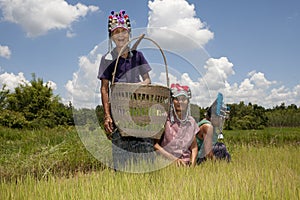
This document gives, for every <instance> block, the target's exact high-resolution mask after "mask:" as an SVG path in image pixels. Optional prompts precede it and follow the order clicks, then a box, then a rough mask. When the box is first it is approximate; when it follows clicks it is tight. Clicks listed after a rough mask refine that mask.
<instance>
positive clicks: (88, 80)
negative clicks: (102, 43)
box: [65, 46, 102, 108]
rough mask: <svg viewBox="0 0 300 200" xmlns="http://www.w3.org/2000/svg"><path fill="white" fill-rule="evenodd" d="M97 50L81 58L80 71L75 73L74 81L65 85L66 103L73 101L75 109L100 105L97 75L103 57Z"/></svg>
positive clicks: (96, 48)
mask: <svg viewBox="0 0 300 200" xmlns="http://www.w3.org/2000/svg"><path fill="white" fill-rule="evenodd" d="M97 50H98V46H96V47H95V48H94V49H93V50H92V51H91V52H90V54H89V55H88V56H81V57H80V58H79V63H78V64H79V70H78V71H77V72H75V73H73V79H72V80H69V81H68V82H67V83H66V85H65V88H66V90H67V97H66V98H67V99H65V101H71V102H72V104H73V105H74V106H75V107H78V108H81V107H86V108H95V106H96V105H98V104H100V102H99V101H100V100H99V99H100V94H99V90H100V88H99V86H97V84H98V80H97V74H98V68H99V64H100V59H101V56H102V55H101V54H98V53H97Z"/></svg>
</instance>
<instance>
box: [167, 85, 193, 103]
mask: <svg viewBox="0 0 300 200" xmlns="http://www.w3.org/2000/svg"><path fill="white" fill-rule="evenodd" d="M171 95H172V97H178V96H181V95H184V96H186V97H187V98H189V99H190V98H191V97H192V93H191V90H190V88H189V86H186V85H180V84H178V83H176V84H174V83H172V84H171Z"/></svg>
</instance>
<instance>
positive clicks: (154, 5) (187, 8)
mask: <svg viewBox="0 0 300 200" xmlns="http://www.w3.org/2000/svg"><path fill="white" fill-rule="evenodd" d="M148 7H149V9H150V11H149V17H148V20H149V21H148V28H149V35H150V36H151V37H152V38H154V39H156V40H157V41H158V42H159V43H160V44H161V45H163V46H164V45H168V46H169V47H170V46H172V47H173V48H184V47H193V46H194V45H192V43H193V42H194V43H195V44H197V45H200V46H204V45H205V44H206V43H207V42H208V41H209V40H211V39H213V37H214V34H213V32H211V31H210V30H209V29H208V28H207V26H206V24H205V23H203V22H202V21H201V20H200V19H199V18H197V17H196V12H195V6H194V5H193V4H189V3H188V2H187V1H185V0H164V1H161V0H154V1H149V2H148ZM151 28H154V29H151ZM158 28H159V29H158ZM183 36H184V37H189V38H190V42H191V44H187V43H186V39H184V38H183Z"/></svg>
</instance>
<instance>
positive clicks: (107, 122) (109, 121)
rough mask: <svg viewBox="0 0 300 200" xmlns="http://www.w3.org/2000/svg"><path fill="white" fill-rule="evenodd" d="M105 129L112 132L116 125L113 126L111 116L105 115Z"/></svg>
mask: <svg viewBox="0 0 300 200" xmlns="http://www.w3.org/2000/svg"><path fill="white" fill-rule="evenodd" d="M104 129H105V131H106V132H108V133H112V132H113V129H114V126H113V120H112V118H111V116H105V118H104Z"/></svg>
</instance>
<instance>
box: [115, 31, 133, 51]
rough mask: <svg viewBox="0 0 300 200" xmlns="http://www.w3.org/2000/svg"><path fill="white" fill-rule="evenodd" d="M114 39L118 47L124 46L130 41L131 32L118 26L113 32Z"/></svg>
mask: <svg viewBox="0 0 300 200" xmlns="http://www.w3.org/2000/svg"><path fill="white" fill-rule="evenodd" d="M112 40H113V41H114V43H115V44H116V47H117V48H122V47H123V46H124V45H125V44H126V43H127V42H128V41H129V32H128V30H126V29H124V28H117V29H115V30H114V31H113V32H112Z"/></svg>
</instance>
